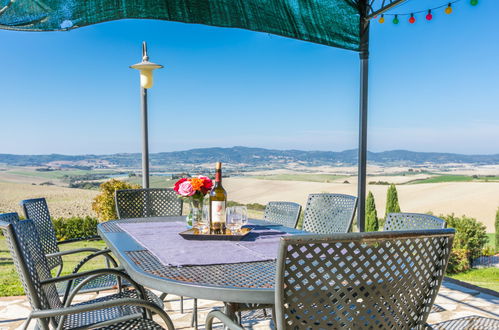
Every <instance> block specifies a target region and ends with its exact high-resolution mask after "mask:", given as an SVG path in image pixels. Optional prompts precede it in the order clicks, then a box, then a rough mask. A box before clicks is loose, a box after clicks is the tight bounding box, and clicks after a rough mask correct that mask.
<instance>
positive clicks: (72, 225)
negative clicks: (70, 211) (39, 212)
mask: <svg viewBox="0 0 499 330" xmlns="http://www.w3.org/2000/svg"><path fill="white" fill-rule="evenodd" d="M52 222H53V223H54V229H55V236H56V237H57V240H58V241H64V240H68V239H74V238H80V237H89V236H95V235H97V225H98V224H99V220H97V219H96V218H92V217H89V216H86V217H72V218H58V219H52Z"/></svg>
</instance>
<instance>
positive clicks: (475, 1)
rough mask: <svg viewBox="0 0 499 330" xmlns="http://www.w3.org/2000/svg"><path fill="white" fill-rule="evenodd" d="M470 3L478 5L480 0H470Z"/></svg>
mask: <svg viewBox="0 0 499 330" xmlns="http://www.w3.org/2000/svg"><path fill="white" fill-rule="evenodd" d="M470 4H471V5H472V6H476V5H478V0H471V1H470Z"/></svg>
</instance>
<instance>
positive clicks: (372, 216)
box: [366, 192, 379, 231]
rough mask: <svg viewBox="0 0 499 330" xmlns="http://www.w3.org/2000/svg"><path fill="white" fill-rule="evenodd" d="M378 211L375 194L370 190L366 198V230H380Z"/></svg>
mask: <svg viewBox="0 0 499 330" xmlns="http://www.w3.org/2000/svg"><path fill="white" fill-rule="evenodd" d="M378 230H379V223H378V213H377V212H376V204H375V202H374V195H373V193H372V192H369V194H368V195H367V199H366V231H378Z"/></svg>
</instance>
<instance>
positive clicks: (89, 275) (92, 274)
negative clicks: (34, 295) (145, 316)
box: [40, 268, 147, 306]
mask: <svg viewBox="0 0 499 330" xmlns="http://www.w3.org/2000/svg"><path fill="white" fill-rule="evenodd" d="M106 274H113V275H116V276H117V277H121V278H124V279H126V280H127V281H128V282H130V284H131V285H132V286H133V287H134V288H135V290H137V293H138V295H139V297H140V298H141V299H146V298H147V295H146V292H145V290H144V288H143V287H142V286H141V285H140V284H138V283H137V282H135V281H134V280H133V279H132V278H131V277H130V275H128V274H127V273H124V272H123V271H122V270H118V269H114V268H101V269H94V270H89V271H86V272H81V273H76V274H69V275H64V276H59V277H53V278H49V279H46V280H43V281H40V283H41V284H42V286H44V285H48V284H53V283H57V282H64V281H72V280H75V279H77V278H82V277H84V278H85V279H84V280H82V282H80V283H78V285H77V286H76V287H75V288H74V289H73V290H72V291H71V292H69V290H67V291H66V294H65V295H64V298H63V302H65V305H67V306H68V305H69V304H71V302H72V300H73V298H74V296H75V295H76V294H77V293H78V291H79V290H80V289H81V288H82V287H83V285H84V284H86V283H88V282H89V281H91V280H93V279H95V278H96V277H99V276H102V275H106Z"/></svg>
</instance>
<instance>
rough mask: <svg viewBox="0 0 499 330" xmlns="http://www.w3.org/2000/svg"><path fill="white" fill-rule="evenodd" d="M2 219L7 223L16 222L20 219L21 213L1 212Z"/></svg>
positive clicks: (0, 218)
mask: <svg viewBox="0 0 499 330" xmlns="http://www.w3.org/2000/svg"><path fill="white" fill-rule="evenodd" d="M0 221H3V222H7V223H16V222H18V221H19V215H18V214H17V213H16V212H12V213H3V214H0Z"/></svg>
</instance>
